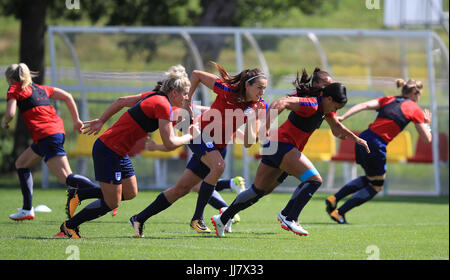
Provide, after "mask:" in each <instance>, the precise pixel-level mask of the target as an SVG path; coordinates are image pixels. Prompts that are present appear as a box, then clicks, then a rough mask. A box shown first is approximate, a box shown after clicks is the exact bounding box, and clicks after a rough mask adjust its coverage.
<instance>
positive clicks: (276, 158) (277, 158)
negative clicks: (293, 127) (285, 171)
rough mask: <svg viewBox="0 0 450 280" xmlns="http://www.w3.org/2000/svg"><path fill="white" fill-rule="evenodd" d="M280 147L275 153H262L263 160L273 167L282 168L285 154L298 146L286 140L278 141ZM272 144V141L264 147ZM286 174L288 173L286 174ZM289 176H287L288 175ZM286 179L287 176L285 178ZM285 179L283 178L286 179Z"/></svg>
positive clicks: (264, 146)
mask: <svg viewBox="0 0 450 280" xmlns="http://www.w3.org/2000/svg"><path fill="white" fill-rule="evenodd" d="M277 144H278V147H277V150H276V152H275V153H274V154H271V155H264V154H263V155H262V158H261V162H262V163H264V164H266V165H268V166H270V167H273V168H280V164H281V161H282V160H283V157H284V155H285V154H287V153H288V152H289V151H290V150H292V149H294V148H295V149H296V148H297V147H296V146H295V145H294V144H291V143H286V142H277ZM269 145H270V141H269V142H267V143H266V144H264V145H263V148H267V147H269ZM285 176H286V175H285ZM286 177H287V176H286ZM284 179H286V178H284ZM284 179H283V180H284Z"/></svg>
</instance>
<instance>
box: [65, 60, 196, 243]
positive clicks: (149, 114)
mask: <svg viewBox="0 0 450 280" xmlns="http://www.w3.org/2000/svg"><path fill="white" fill-rule="evenodd" d="M166 75H167V78H166V79H164V80H163V81H162V82H161V83H159V84H158V86H157V87H156V89H155V90H154V91H151V92H148V93H144V94H142V97H143V98H142V99H140V101H139V102H137V103H136V104H134V105H133V106H132V107H131V108H130V109H129V110H128V111H126V112H125V113H124V114H123V115H122V116H121V117H120V119H119V120H118V121H117V122H116V123H115V124H114V125H113V126H112V127H110V128H109V129H108V130H107V131H106V132H105V133H103V134H102V135H101V136H100V137H99V138H98V139H97V140H96V142H95V143H94V147H93V149H92V157H93V160H94V171H95V177H96V180H97V181H99V182H100V187H101V189H102V193H103V196H102V198H100V199H98V200H96V201H94V202H92V203H90V204H89V205H87V206H86V207H85V208H84V209H83V210H81V211H80V212H79V213H77V214H76V215H75V216H73V217H72V218H70V219H69V220H67V221H65V222H64V223H63V224H62V225H61V227H60V230H61V232H63V233H64V234H65V235H67V236H68V237H69V238H75V239H77V238H80V235H79V229H78V226H79V225H80V224H82V223H84V222H86V221H90V220H93V219H95V218H98V217H100V216H103V215H104V214H106V213H107V212H109V211H111V210H112V209H115V208H117V207H118V206H119V204H120V202H121V200H122V199H123V200H129V199H132V198H134V197H135V196H136V195H137V191H138V189H137V181H136V176H135V173H134V170H133V165H132V163H131V161H130V158H129V157H128V155H127V153H128V152H129V151H130V150H131V148H132V147H133V146H134V145H135V144H136V141H137V140H139V139H141V138H142V137H145V135H146V134H147V133H148V132H153V131H155V130H157V129H159V131H160V134H161V138H162V140H163V143H164V145H165V146H166V147H167V148H168V149H175V148H177V147H179V146H181V145H184V144H186V143H187V142H189V141H190V140H191V139H192V135H191V134H185V135H183V136H180V137H178V136H176V135H175V134H174V130H173V127H172V105H174V106H178V107H181V106H183V102H184V101H185V100H186V99H187V97H188V95H187V94H188V92H189V87H190V85H191V84H190V82H189V79H188V77H187V74H186V72H185V69H184V67H183V66H181V65H177V66H172V67H171V68H170V70H169V72H167V73H166ZM133 99H134V98H133V97H129V98H124V100H125V101H126V100H133ZM114 113H115V112H114V108H111V107H109V108H108V110H107V111H106V112H105V113H104V114H103V115H102V117H101V118H100V119H98V120H94V121H91V122H86V124H87V125H90V126H94V125H98V124H99V123H104V120H106V119H108V118H109V117H110V116H111V115H110V114H114ZM87 130H89V128H87ZM192 130H193V127H192V126H191V127H190V131H192ZM191 133H192V132H191Z"/></svg>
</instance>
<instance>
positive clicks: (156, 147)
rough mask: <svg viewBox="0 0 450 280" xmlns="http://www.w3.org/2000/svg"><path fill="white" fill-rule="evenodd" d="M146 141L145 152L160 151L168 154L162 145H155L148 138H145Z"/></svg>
mask: <svg viewBox="0 0 450 280" xmlns="http://www.w3.org/2000/svg"><path fill="white" fill-rule="evenodd" d="M146 140H147V141H146V142H145V149H146V150H147V151H162V152H168V151H169V150H168V149H167V148H166V146H164V145H163V144H157V143H156V142H155V141H153V140H152V139H151V138H150V137H147V139H146Z"/></svg>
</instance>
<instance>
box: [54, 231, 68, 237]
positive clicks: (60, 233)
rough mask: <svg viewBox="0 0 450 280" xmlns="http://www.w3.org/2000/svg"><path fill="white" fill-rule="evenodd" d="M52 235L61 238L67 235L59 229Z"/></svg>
mask: <svg viewBox="0 0 450 280" xmlns="http://www.w3.org/2000/svg"><path fill="white" fill-rule="evenodd" d="M53 237H55V238H63V237H67V235H66V234H65V233H64V232H62V231H60V232H58V233H57V234H55V235H53Z"/></svg>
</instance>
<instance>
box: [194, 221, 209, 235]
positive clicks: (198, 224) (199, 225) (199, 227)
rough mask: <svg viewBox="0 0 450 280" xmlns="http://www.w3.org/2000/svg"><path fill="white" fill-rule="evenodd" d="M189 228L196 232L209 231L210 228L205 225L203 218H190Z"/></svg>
mask: <svg viewBox="0 0 450 280" xmlns="http://www.w3.org/2000/svg"><path fill="white" fill-rule="evenodd" d="M191 228H193V229H194V230H195V231H196V232H198V233H210V232H211V230H210V229H209V228H208V227H207V226H206V225H205V222H204V221H203V220H192V221H191Z"/></svg>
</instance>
